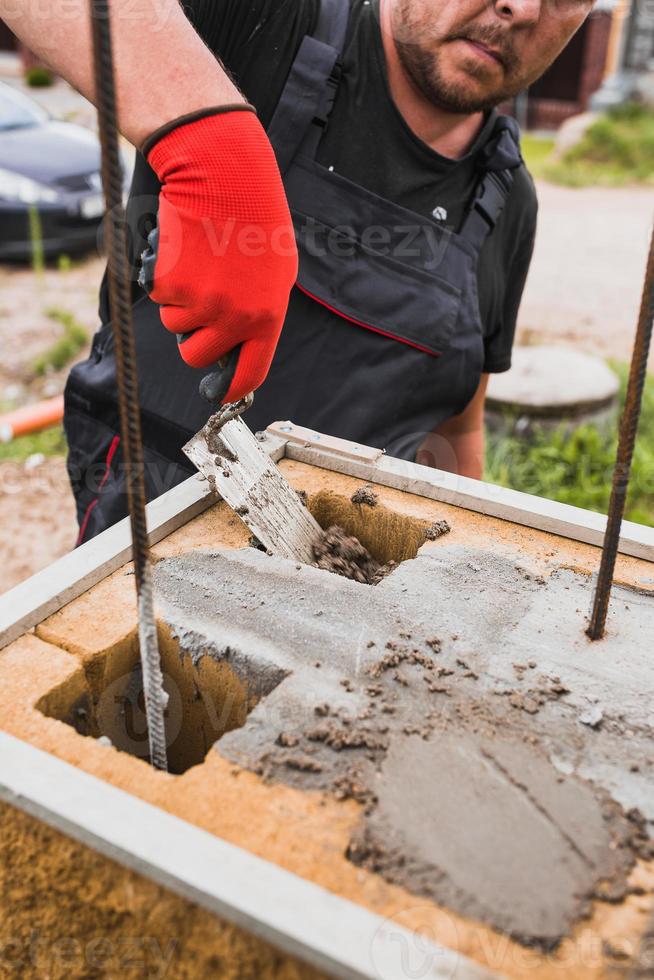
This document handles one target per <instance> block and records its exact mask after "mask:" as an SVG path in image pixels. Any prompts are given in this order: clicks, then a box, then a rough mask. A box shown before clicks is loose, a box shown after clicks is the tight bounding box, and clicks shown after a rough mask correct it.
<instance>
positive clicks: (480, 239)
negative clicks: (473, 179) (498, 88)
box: [460, 116, 523, 249]
mask: <svg viewBox="0 0 654 980" xmlns="http://www.w3.org/2000/svg"><path fill="white" fill-rule="evenodd" d="M480 156H481V159H480V166H481V169H482V172H483V176H482V179H481V181H480V183H479V184H478V186H477V190H476V192H475V195H474V197H473V199H472V201H471V203H470V206H469V208H468V210H467V213H466V217H465V219H464V221H463V225H462V227H461V231H460V234H461V236H462V237H463V238H465V239H466V241H468V242H470V244H471V245H474V246H475V247H476V248H477V249H480V248H481V246H482V245H483V244H484V242H485V240H486V238H487V237H488V235H489V234H490V233H491V231H492V230H493V228H494V227H495V225H496V224H497V222H498V221H499V219H500V215H501V214H502V212H503V211H504V208H505V206H506V202H507V201H508V199H509V194H510V193H511V188H512V187H513V181H514V176H515V173H514V172H515V170H516V169H517V168H518V167H520V166H521V164H522V162H523V160H522V153H521V152H520V129H519V127H518V124H517V122H516V121H515V119H512V118H511V117H510V116H498V117H497V121H496V124H495V129H494V131H493V135H492V137H491V138H490V140H489V141H488V143H487V144H486V146H485V147H484V149H483V150H482V152H481V154H480Z"/></svg>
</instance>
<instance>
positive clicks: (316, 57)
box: [268, 0, 350, 174]
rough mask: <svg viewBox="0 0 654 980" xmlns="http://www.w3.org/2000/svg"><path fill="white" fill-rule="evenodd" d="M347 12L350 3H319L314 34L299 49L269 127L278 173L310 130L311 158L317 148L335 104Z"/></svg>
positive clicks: (329, 0) (333, 0) (327, 0)
mask: <svg viewBox="0 0 654 980" xmlns="http://www.w3.org/2000/svg"><path fill="white" fill-rule="evenodd" d="M349 13H350V3H349V0H320V13H319V16H318V22H317V25H316V29H315V32H314V34H313V35H309V34H307V35H306V37H305V38H304V39H303V40H302V44H301V45H300V47H299V50H298V53H297V55H296V57H295V61H294V62H293V66H292V68H291V70H290V72H289V75H288V78H287V80H286V85H285V87H284V91H283V92H282V95H281V98H280V100H279V102H278V104H277V108H276V109H275V113H274V115H273V118H272V120H271V122H270V125H269V127H268V137H269V139H270V141H271V143H272V145H273V147H274V149H275V153H276V155H277V162H278V164H279V169H280V170H281V172H282V174H284V173H285V172H286V170H287V169H288V167H289V165H290V163H291V161H292V160H293V157H294V156H295V154H296V153H297V151H298V149H299V147H300V145H301V144H302V142H303V141H304V139H305V137H306V136H307V134H308V133H310V132H311V131H312V130H315V134H316V136H315V138H313V133H312V139H311V140H310V141H308V142H307V148H308V149H309V150H310V151H312V152H313V153H315V150H316V149H317V147H318V143H319V141H320V136H321V135H322V131H323V129H324V127H325V126H326V124H327V119H328V117H329V113H330V112H331V110H332V107H333V105H334V100H335V99H336V92H337V89H338V83H339V81H340V72H341V64H340V57H341V53H342V51H343V47H344V44H345V35H346V32H347V25H348V19H349ZM313 144H315V145H313Z"/></svg>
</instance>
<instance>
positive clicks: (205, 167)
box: [139, 105, 297, 402]
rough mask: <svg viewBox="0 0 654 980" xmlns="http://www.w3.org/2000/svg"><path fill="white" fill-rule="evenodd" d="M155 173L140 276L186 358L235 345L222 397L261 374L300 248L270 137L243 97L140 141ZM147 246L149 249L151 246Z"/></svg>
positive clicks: (216, 354) (198, 359) (229, 397)
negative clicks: (152, 216)
mask: <svg viewBox="0 0 654 980" xmlns="http://www.w3.org/2000/svg"><path fill="white" fill-rule="evenodd" d="M143 153H144V154H145V155H146V157H147V160H148V163H149V164H150V166H151V167H152V169H153V170H154V171H155V173H156V174H157V176H158V178H159V180H160V182H161V185H162V187H161V194H160V198H159V216H158V229H157V231H156V232H155V233H154V237H153V236H152V235H151V236H150V238H149V241H150V244H151V246H153V245H154V250H153V249H152V248H151V249H150V250H146V252H144V253H143V270H142V275H141V277H140V280H139V281H140V282H141V285H143V286H144V287H145V288H146V289H148V292H149V293H150V296H151V298H152V299H153V300H154V301H155V302H156V303H159V304H160V306H161V310H160V314H161V320H162V323H163V324H164V326H165V327H166V328H167V329H168V330H171V331H172V332H173V333H176V334H178V335H182V336H178V339H179V341H180V353H181V355H182V357H183V358H184V360H185V361H186V363H187V364H189V365H191V367H197V368H202V367H209V366H210V365H214V364H215V363H216V362H217V361H218V360H220V359H221V358H224V357H225V356H226V355H227V354H229V353H230V352H232V351H233V350H234V349H235V348H237V347H239V345H242V346H241V348H240V353H239V356H238V362H237V365H236V371H235V373H234V376H233V379H232V380H231V383H230V384H229V387H228V389H227V391H226V393H224V397H223V398H221V400H223V401H225V402H233V401H237V400H238V399H239V398H242V397H243V396H244V395H246V394H248V393H249V392H251V391H254V389H255V388H258V387H259V385H260V384H261V383H262V382H263V381H264V379H265V377H266V375H267V373H268V370H269V368H270V364H271V361H272V358H273V354H274V353H275V348H276V346H277V341H278V339H279V334H280V332H281V329H282V325H283V323H284V318H285V316H286V310H287V307H288V300H289V293H290V291H291V288H292V286H293V284H294V282H295V279H296V277H297V250H296V246H295V236H294V232H293V224H292V221H291V215H290V212H289V209H288V204H287V202H286V196H285V194H284V187H283V184H282V179H281V175H280V173H279V169H278V167H277V161H276V159H275V155H274V152H273V149H272V146H271V145H270V142H269V141H268V137H267V136H266V133H265V131H264V129H263V127H262V126H261V124H260V122H259V120H258V119H257V116H256V114H255V113H254V110H252V108H251V107H249V106H247V105H238V106H228V107H222V108H215V109H208V110H205V111H204V112H203V113H196V114H193V115H192V116H190V117H189V116H187V117H183V118H182V119H178V120H174V121H173V122H172V123H170V124H168V125H167V126H165V127H163V128H162V129H160V130H157V132H156V133H154V134H153V135H152V136H151V137H150V138H149V139H148V140H146V142H145V144H144V146H143ZM148 251H149V255H148Z"/></svg>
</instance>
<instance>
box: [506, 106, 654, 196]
mask: <svg viewBox="0 0 654 980" xmlns="http://www.w3.org/2000/svg"><path fill="white" fill-rule="evenodd" d="M522 142H523V156H524V158H525V161H526V162H527V166H528V167H529V169H530V171H531V173H532V174H533V176H534V177H539V178H542V179H545V180H549V181H551V182H552V183H555V184H563V185H564V186H566V187H588V186H593V185H598V186H604V187H622V186H625V185H627V184H647V185H652V186H654V111H653V110H652V109H648V108H647V107H646V106H642V105H638V104H637V103H634V102H631V103H627V104H626V105H623V106H618V107H617V108H615V109H611V110H610V112H608V113H606V114H605V115H602V116H600V117H599V118H598V119H597V120H596V121H595V122H594V123H593V124H592V126H590V127H589V129H588V130H587V131H586V133H585V135H584V136H583V138H582V139H581V140H580V142H579V143H577V144H576V146H573V147H572V148H571V149H570V150H568V152H567V153H566V154H565V155H564V156H563V157H562V159H560V160H556V159H554V158H553V156H552V151H553V149H554V141H553V140H550V139H541V138H539V137H535V136H529V135H527V136H525V137H523V141H522Z"/></svg>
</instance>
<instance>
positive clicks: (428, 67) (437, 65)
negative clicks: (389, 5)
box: [395, 4, 524, 115]
mask: <svg viewBox="0 0 654 980" xmlns="http://www.w3.org/2000/svg"><path fill="white" fill-rule="evenodd" d="M399 7H400V10H402V9H403V7H404V5H403V4H400V5H399ZM404 9H406V7H404ZM410 33H411V31H410V30H407V29H406V22H405V25H404V29H402V30H400V31H397V32H396V34H395V45H396V48H397V53H398V57H399V60H400V64H401V65H402V68H403V69H404V71H405V72H406V74H407V75H408V77H409V78H410V79H411V81H412V82H413V84H414V86H415V87H416V88H417V89H418V90H419V91H420V92H421V93H422V94H423V95H424V96H425V98H426V99H428V101H429V102H432V103H433V104H434V105H436V106H438V108H440V109H444V110H445V111H446V112H452V113H457V114H460V115H470V114H472V113H475V112H485V111H487V110H489V109H493V108H494V107H495V106H497V105H499V104H500V103H501V102H504V101H505V100H506V99H509V98H511V97H512V96H514V95H516V94H517V93H518V92H521V91H522V89H523V88H524V83H523V81H522V80H521V78H520V72H519V68H520V61H519V59H518V56H517V54H516V52H515V49H514V47H513V44H512V41H511V38H510V37H508V35H507V34H506V31H504V30H503V29H502V28H497V27H492V26H484V25H479V24H478V25H470V26H469V27H462V28H461V31H460V32H458V33H455V34H452V35H449V36H448V37H446V38H444V39H443V41H442V42H441V44H440V47H439V48H437V49H434V46H433V44H432V45H429V46H428V45H427V43H426V42H424V41H423V42H421V40H420V38H419V37H418V38H417V39H416V40H412V41H409V40H404V39H403V38H408V36H409V34H410ZM417 34H418V32H417V31H416V32H414V36H417ZM463 39H466V40H470V41H478V42H479V43H481V44H485V45H488V46H489V47H492V48H493V49H494V50H496V51H498V52H499V54H500V57H501V59H502V67H503V69H504V84H497V83H496V84H495V85H493V84H492V83H490V84H489V83H488V82H487V84H486V88H487V91H484V82H485V81H486V80H487V79H488V72H487V70H486V68H485V66H484V65H483V64H477V63H475V62H474V61H473V60H471V61H470V62H469V63H468V64H467V65H466V71H467V73H468V74H469V75H470V77H471V78H472V79H477V80H478V82H479V83H480V85H477V86H475V85H467V84H466V83H465V81H459V82H453V81H448V79H447V78H446V77H445V74H444V71H443V67H442V64H441V61H442V57H441V56H442V48H443V46H444V45H447V44H448V43H450V42H452V41H458V40H463Z"/></svg>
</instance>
